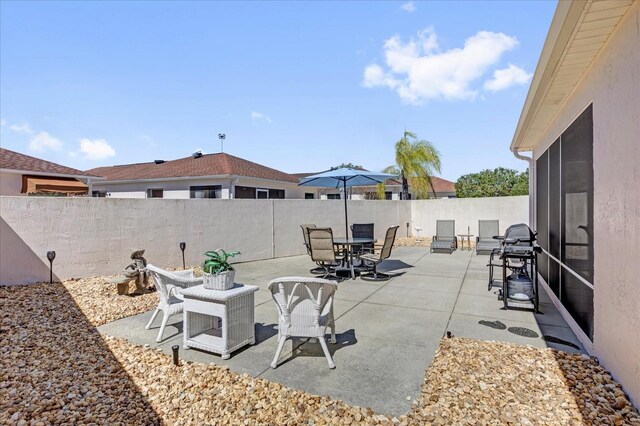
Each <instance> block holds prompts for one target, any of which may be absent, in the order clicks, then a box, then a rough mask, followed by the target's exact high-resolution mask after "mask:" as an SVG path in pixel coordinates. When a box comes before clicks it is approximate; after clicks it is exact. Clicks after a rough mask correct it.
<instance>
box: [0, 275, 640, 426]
mask: <svg viewBox="0 0 640 426" xmlns="http://www.w3.org/2000/svg"><path fill="white" fill-rule="evenodd" d="M103 281H104V283H106V280H102V279H92V280H88V281H87V280H81V281H74V282H72V283H65V284H64V285H61V284H54V285H49V284H38V285H32V286H13V287H0V424H9V425H14V424H16V425H28V424H33V425H36V424H38V425H45V424H91V423H93V424H109V425H115V424H171V425H173V424H176V425H177V424H180V425H190V424H194V425H195V424H234V425H235V424H251V425H254V424H267V425H272V424H273V425H276V424H291V425H294V424H393V423H399V424H407V425H409V424H411V425H413V424H525V425H526V424H540V425H545V424H548V425H583V424H584V425H601V424H612V425H638V426H640V416H639V415H638V412H637V410H636V409H635V408H633V406H632V405H631V404H630V402H629V401H628V399H627V397H626V396H625V394H624V392H623V391H622V389H621V388H620V386H619V385H618V384H617V383H615V381H613V379H612V378H611V376H610V375H609V374H608V373H607V372H606V371H605V370H604V369H603V368H601V367H600V366H599V365H598V364H597V363H596V362H595V360H593V359H591V358H589V357H586V356H583V355H582V356H581V355H573V354H567V353H564V352H560V351H556V350H553V349H537V348H532V347H528V346H521V345H515V344H507V343H496V342H483V341H477V340H471V339H462V338H455V337H454V338H451V339H444V340H443V341H442V342H441V345H440V348H439V349H438V352H437V354H436V357H435V360H434V362H433V364H432V366H431V367H430V368H429V369H428V371H427V373H426V377H425V380H424V386H423V390H422V395H421V397H420V398H419V399H418V400H417V401H415V402H414V408H413V409H412V411H411V412H409V413H408V414H407V415H403V416H400V417H398V418H388V417H386V416H384V415H382V414H378V413H374V412H372V411H371V410H370V409H367V408H360V407H353V406H349V405H346V404H344V403H342V402H340V401H335V400H332V399H331V398H329V397H322V396H314V395H310V394H308V393H306V392H303V391H298V390H293V389H288V388H286V387H284V386H282V385H280V384H277V383H273V382H268V381H266V380H264V379H259V378H254V377H251V376H247V375H239V374H236V373H234V372H232V371H230V370H229V369H228V368H226V367H221V366H218V365H214V364H200V363H191V362H182V361H181V365H180V366H179V367H176V366H174V365H173V364H172V362H171V357H169V356H167V355H164V354H163V353H162V352H160V351H158V350H155V349H152V348H147V347H143V346H136V345H131V344H129V343H128V342H127V341H125V340H122V339H116V338H111V337H106V338H103V337H101V336H100V335H99V334H98V333H97V332H96V331H95V328H94V325H95V324H99V323H101V322H103V321H105V319H106V318H111V317H118V315H120V316H125V315H131V314H133V313H137V311H139V310H146V309H149V307H147V306H146V305H145V304H146V303H150V307H153V306H155V301H156V299H155V298H156V297H157V295H155V294H152V295H145V296H138V297H133V298H129V297H122V296H121V297H117V296H115V298H112V297H111V296H110V295H109V294H108V292H106V293H103V292H98V293H93V294H92V293H91V290H90V286H92V285H94V286H96V287H97V288H102V287H103V285H104V283H103ZM81 282H84V287H83V286H81V285H80V283H81ZM76 284H78V285H77V286H76ZM112 291H113V292H114V293H115V289H112ZM91 296H93V297H94V298H95V299H96V300H95V301H93V302H92V301H90V300H88V299H89V298H90V297H91ZM147 299H149V302H148V301H147ZM109 303H115V304H119V306H118V308H117V309H113V310H110V309H108V307H107V306H103V305H106V304H109ZM143 306H144V309H143V308H142V307H143ZM92 309H96V310H98V311H99V313H98V314H92V313H90V311H91V310H92ZM85 315H88V317H89V319H88V318H87V317H85ZM215 359H216V358H215V357H214V356H212V361H214V362H215ZM268 361H269V360H267V362H268ZM327 374H339V367H338V369H337V370H335V371H334V372H329V371H327Z"/></svg>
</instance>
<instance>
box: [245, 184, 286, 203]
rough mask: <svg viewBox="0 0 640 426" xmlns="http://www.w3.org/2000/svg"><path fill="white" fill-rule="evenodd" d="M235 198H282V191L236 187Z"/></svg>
mask: <svg viewBox="0 0 640 426" xmlns="http://www.w3.org/2000/svg"><path fill="white" fill-rule="evenodd" d="M235 191H236V198H245V199H246V198H253V199H256V198H257V199H259V200H266V199H269V198H284V189H266V188H253V187H250V186H236V189H235Z"/></svg>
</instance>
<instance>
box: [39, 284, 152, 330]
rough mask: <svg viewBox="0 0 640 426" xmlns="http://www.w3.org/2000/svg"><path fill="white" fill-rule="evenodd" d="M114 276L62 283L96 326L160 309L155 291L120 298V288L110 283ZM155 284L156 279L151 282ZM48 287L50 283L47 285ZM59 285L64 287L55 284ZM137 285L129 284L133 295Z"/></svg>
mask: <svg viewBox="0 0 640 426" xmlns="http://www.w3.org/2000/svg"><path fill="white" fill-rule="evenodd" d="M111 278H113V276H111V277H91V278H83V279H77V280H68V281H64V282H63V283H62V286H63V287H64V288H65V289H66V290H67V292H68V294H69V295H71V297H73V300H74V302H75V303H76V304H77V305H78V307H79V308H80V310H81V311H82V313H83V314H84V315H85V317H86V318H87V319H88V320H89V322H91V324H93V325H94V326H96V327H97V326H99V325H102V324H106V323H108V322H111V321H115V320H117V319H120V318H124V317H128V316H131V315H136V314H141V313H143V312H147V311H149V310H151V309H155V307H156V306H158V295H157V294H155V291H154V292H151V293H147V294H140V295H132V296H118V295H117V292H116V285H115V284H113V283H109V279H111ZM149 281H150V283H153V279H150V280H149ZM43 285H44V286H48V285H49V284H43ZM53 285H55V286H59V285H60V284H58V283H54V284H53ZM134 290H135V284H133V283H130V284H129V292H133V291H134Z"/></svg>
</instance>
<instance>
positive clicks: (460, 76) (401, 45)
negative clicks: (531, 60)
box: [363, 27, 518, 104]
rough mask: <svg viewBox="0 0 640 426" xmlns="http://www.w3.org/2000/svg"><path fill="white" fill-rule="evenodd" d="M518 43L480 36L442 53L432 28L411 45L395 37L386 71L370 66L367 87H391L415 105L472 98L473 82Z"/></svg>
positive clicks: (386, 45)
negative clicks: (425, 102) (435, 100)
mask: <svg viewBox="0 0 640 426" xmlns="http://www.w3.org/2000/svg"><path fill="white" fill-rule="evenodd" d="M517 44H518V40H517V39H516V38H515V37H510V36H507V35H506V34H503V33H494V32H489V31H480V32H478V33H476V34H475V35H473V36H471V37H469V38H468V39H467V40H465V43H464V47H462V48H454V49H449V50H446V51H440V49H439V46H438V39H437V35H436V33H435V31H434V30H433V28H432V27H428V28H425V29H424V30H422V31H419V32H418V34H417V37H415V38H411V39H410V40H409V41H407V42H406V43H405V42H403V41H402V39H401V38H400V36H393V37H391V38H390V39H388V40H387V41H385V43H384V54H385V62H386V69H385V68H383V67H381V66H380V65H375V64H373V65H369V66H368V67H366V68H365V71H364V80H363V85H364V86H365V87H388V88H390V89H392V90H395V91H396V92H397V93H398V95H399V96H400V97H401V98H402V99H403V100H405V101H407V102H410V103H416V104H417V103H421V102H423V101H425V100H429V99H439V98H444V99H449V100H451V99H473V98H475V97H476V96H477V95H478V91H477V90H475V89H474V88H473V87H472V83H474V82H475V81H476V80H478V79H479V78H480V77H482V75H484V74H485V73H486V72H487V70H488V69H489V68H490V67H492V66H494V65H495V64H496V63H497V62H498V61H499V60H500V58H501V57H502V55H503V53H505V52H506V51H508V50H510V49H513V48H514V47H515V46H516V45H517Z"/></svg>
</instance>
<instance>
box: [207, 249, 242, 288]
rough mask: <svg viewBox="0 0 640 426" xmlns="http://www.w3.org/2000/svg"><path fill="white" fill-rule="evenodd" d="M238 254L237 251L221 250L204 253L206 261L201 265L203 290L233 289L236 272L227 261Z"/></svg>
mask: <svg viewBox="0 0 640 426" xmlns="http://www.w3.org/2000/svg"><path fill="white" fill-rule="evenodd" d="M238 254H240V252H239V251H224V250H222V249H217V250H214V251H208V252H206V253H205V254H204V255H205V256H207V259H205V261H204V263H203V264H202V271H203V272H204V276H203V284H204V288H208V289H210V290H229V289H230V288H231V287H233V283H234V278H235V275H236V271H235V269H233V266H231V264H230V263H229V262H228V259H229V258H230V257H234V256H236V255H238Z"/></svg>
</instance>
